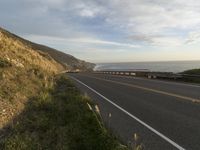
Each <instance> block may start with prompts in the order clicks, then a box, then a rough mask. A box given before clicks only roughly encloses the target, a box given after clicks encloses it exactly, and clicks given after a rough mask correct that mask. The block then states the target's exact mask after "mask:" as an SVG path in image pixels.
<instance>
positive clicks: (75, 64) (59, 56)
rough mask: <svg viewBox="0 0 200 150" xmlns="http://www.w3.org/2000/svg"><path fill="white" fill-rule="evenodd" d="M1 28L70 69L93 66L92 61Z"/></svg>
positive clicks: (88, 68)
mask: <svg viewBox="0 0 200 150" xmlns="http://www.w3.org/2000/svg"><path fill="white" fill-rule="evenodd" d="M1 30H2V31H4V34H7V35H9V36H10V37H12V38H15V39H18V40H19V41H20V42H21V43H23V44H24V45H28V46H29V47H30V48H31V49H33V50H35V51H39V52H44V53H48V54H49V55H50V56H51V57H52V58H53V59H54V60H56V61H57V62H59V63H60V64H63V65H64V66H65V65H66V66H67V68H68V69H71V70H73V69H80V70H82V71H88V70H92V69H93V68H94V66H95V64H93V63H89V62H85V61H82V60H80V59H77V58H75V57H74V56H71V55H69V54H66V53H63V52H60V51H58V50H56V49H53V48H50V47H47V46H44V45H41V44H37V43H33V42H30V41H28V40H26V39H23V38H21V37H19V36H17V35H14V34H12V33H10V32H8V31H6V30H4V29H2V28H1V27H0V31H1Z"/></svg>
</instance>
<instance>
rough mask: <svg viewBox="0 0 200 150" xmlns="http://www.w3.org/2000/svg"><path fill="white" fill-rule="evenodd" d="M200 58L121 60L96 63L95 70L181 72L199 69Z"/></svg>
mask: <svg viewBox="0 0 200 150" xmlns="http://www.w3.org/2000/svg"><path fill="white" fill-rule="evenodd" d="M199 68H200V60H191V61H189V60H187V61H147V62H119V63H96V67H95V68H94V70H95V71H100V70H112V71H113V70H122V71H126V70H149V71H157V72H173V73H179V72H183V71H185V70H190V69H199Z"/></svg>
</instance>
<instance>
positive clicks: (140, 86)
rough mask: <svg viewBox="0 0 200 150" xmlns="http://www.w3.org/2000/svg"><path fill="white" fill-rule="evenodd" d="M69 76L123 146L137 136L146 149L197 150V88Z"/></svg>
mask: <svg viewBox="0 0 200 150" xmlns="http://www.w3.org/2000/svg"><path fill="white" fill-rule="evenodd" d="M68 76H69V77H70V78H71V79H72V80H73V81H74V82H75V83H76V85H77V86H78V87H79V88H80V89H81V91H82V92H83V93H85V94H87V95H89V96H90V97H91V98H92V99H93V100H94V101H95V103H97V104H98V106H99V108H100V111H101V115H102V118H103V120H104V121H105V124H106V125H107V126H108V128H111V130H113V132H115V134H116V135H118V136H119V138H120V139H122V141H123V142H124V143H126V144H127V143H131V142H133V135H134V134H135V133H136V134H137V135H138V136H139V142H141V143H143V144H144V146H145V150H176V149H181V150H184V149H186V150H200V85H193V84H186V83H177V82H169V81H160V80H152V79H144V78H135V77H127V76H117V75H105V74H93V73H74V74H68ZM108 114H112V115H111V117H109V115H108Z"/></svg>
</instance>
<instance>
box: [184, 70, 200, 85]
mask: <svg viewBox="0 0 200 150" xmlns="http://www.w3.org/2000/svg"><path fill="white" fill-rule="evenodd" d="M181 74H187V75H188V76H183V80H184V81H186V82H193V83H200V69H191V70H186V71H184V72H182V73H181Z"/></svg>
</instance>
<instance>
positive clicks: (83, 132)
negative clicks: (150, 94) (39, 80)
mask: <svg viewBox="0 0 200 150" xmlns="http://www.w3.org/2000/svg"><path fill="white" fill-rule="evenodd" d="M87 103H90V105H91V106H92V103H91V101H90V100H89V99H88V98H86V97H83V96H81V95H80V93H79V91H78V90H77V89H76V88H75V87H74V86H73V84H72V83H71V82H70V81H69V80H68V79H67V78H66V77H64V76H61V77H57V79H56V80H55V84H54V86H53V87H51V88H50V89H46V90H43V91H41V92H40V94H39V96H37V97H34V98H33V99H32V101H31V102H30V103H29V104H28V105H27V107H26V108H25V110H24V112H23V113H22V114H21V116H20V118H21V120H20V121H19V122H18V123H17V124H16V125H15V126H14V127H13V132H12V134H10V135H9V136H8V137H7V138H6V139H5V141H4V142H3V148H4V149H8V150H18V149H19V150H24V149H29V150H32V149H33V150H34V149H52V150H56V149H59V150H61V149H63V150H94V149H95V150H117V149H122V148H120V147H119V144H118V142H117V141H116V140H115V139H114V138H113V137H112V136H111V135H110V134H109V133H108V132H107V130H106V129H105V128H104V127H103V125H102V124H101V122H99V120H98V116H97V114H96V113H94V112H93V111H91V110H90V109H89V107H88V106H87Z"/></svg>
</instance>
